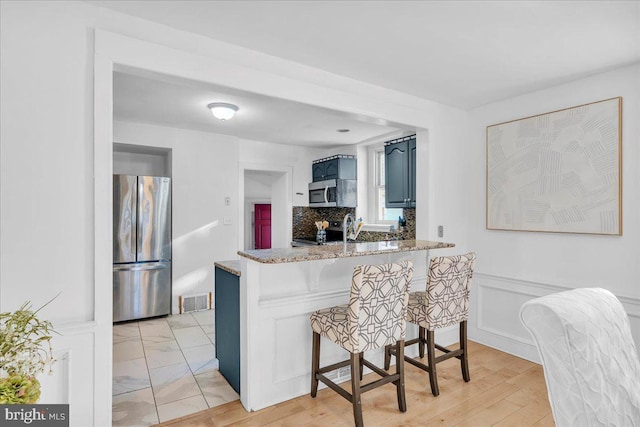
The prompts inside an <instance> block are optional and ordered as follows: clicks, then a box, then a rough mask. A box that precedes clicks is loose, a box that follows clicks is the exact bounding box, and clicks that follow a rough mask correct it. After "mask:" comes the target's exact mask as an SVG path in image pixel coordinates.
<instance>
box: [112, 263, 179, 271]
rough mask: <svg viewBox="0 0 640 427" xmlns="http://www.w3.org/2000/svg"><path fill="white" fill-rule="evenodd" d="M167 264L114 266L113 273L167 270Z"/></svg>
mask: <svg viewBox="0 0 640 427" xmlns="http://www.w3.org/2000/svg"><path fill="white" fill-rule="evenodd" d="M169 265H170V263H169V262H145V263H138V264H115V265H114V266H113V271H148V270H163V269H165V268H169Z"/></svg>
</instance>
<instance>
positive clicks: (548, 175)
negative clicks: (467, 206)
mask: <svg viewBox="0 0 640 427" xmlns="http://www.w3.org/2000/svg"><path fill="white" fill-rule="evenodd" d="M486 148H487V176H486V179H487V182H486V189H487V198H486V221H487V222H486V227H487V229H489V230H518V231H545V232H556V233H586V234H609V235H622V98H621V97H617V98H611V99H606V100H603V101H597V102H592V103H589V104H583V105H578V106H576V107H571V108H566V109H563V110H558V111H552V112H550V113H544V114H539V115H536V116H531V117H526V118H523V119H517V120H511V121H508V122H504V123H498V124H495V125H491V126H487V147H486Z"/></svg>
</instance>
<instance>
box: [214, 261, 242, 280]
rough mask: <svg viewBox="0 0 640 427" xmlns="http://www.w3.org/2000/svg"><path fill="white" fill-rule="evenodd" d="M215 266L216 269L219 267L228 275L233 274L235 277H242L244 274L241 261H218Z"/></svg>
mask: <svg viewBox="0 0 640 427" xmlns="http://www.w3.org/2000/svg"><path fill="white" fill-rule="evenodd" d="M213 265H214V267H218V268H219V269H221V270H224V271H226V272H227V273H231V274H233V275H234V276H238V277H240V276H242V272H241V271H240V261H238V260H228V261H216V262H214V263H213Z"/></svg>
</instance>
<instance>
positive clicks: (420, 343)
mask: <svg viewBox="0 0 640 427" xmlns="http://www.w3.org/2000/svg"><path fill="white" fill-rule="evenodd" d="M424 335H425V328H423V327H422V326H419V327H418V337H419V338H420V340H419V341H418V352H419V354H420V359H422V358H423V357H424V342H425V338H424Z"/></svg>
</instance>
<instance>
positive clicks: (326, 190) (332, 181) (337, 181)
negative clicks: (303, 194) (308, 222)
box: [309, 154, 358, 208]
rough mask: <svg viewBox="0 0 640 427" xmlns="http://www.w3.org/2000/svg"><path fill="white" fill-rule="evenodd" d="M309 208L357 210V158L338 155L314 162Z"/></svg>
mask: <svg viewBox="0 0 640 427" xmlns="http://www.w3.org/2000/svg"><path fill="white" fill-rule="evenodd" d="M311 175H312V177H313V182H311V183H309V207H312V208H330V207H333V208H355V207H356V206H357V205H358V192H357V181H356V176H357V162H356V156H352V155H348V154H336V155H334V156H331V157H326V158H323V159H318V160H314V161H313V163H312V168H311Z"/></svg>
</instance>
